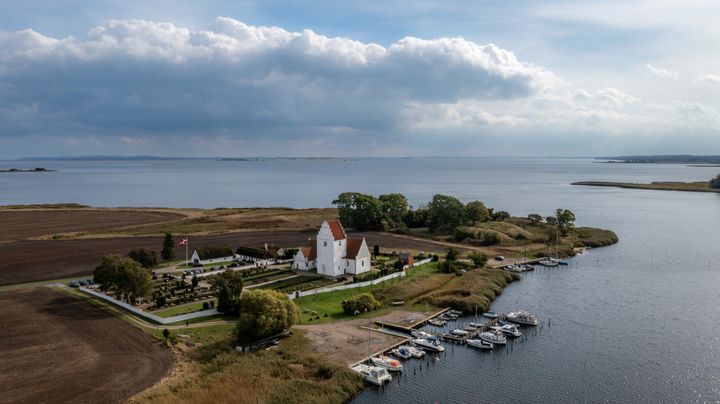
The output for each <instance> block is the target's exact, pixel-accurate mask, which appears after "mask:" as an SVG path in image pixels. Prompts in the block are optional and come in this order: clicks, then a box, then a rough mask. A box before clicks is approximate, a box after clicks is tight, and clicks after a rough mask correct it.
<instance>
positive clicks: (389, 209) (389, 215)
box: [378, 194, 410, 227]
mask: <svg viewBox="0 0 720 404" xmlns="http://www.w3.org/2000/svg"><path fill="white" fill-rule="evenodd" d="M378 200H379V201H380V206H381V209H382V212H383V215H384V216H385V218H386V219H387V220H388V221H389V222H390V223H392V226H393V227H398V226H402V225H404V224H405V223H404V222H403V217H405V214H406V213H407V212H408V211H409V210H410V207H409V205H408V201H407V198H405V195H403V194H385V195H380V196H379V197H378Z"/></svg>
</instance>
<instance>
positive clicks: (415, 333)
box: [410, 330, 436, 339]
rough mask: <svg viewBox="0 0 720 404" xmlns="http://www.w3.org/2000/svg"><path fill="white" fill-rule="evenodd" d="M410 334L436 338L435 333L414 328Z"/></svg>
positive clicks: (418, 336) (423, 337) (416, 336)
mask: <svg viewBox="0 0 720 404" xmlns="http://www.w3.org/2000/svg"><path fill="white" fill-rule="evenodd" d="M410 335H412V336H413V337H415V338H422V339H431V338H436V337H435V336H434V335H432V334H430V333H428V332H425V331H423V330H412V331H410Z"/></svg>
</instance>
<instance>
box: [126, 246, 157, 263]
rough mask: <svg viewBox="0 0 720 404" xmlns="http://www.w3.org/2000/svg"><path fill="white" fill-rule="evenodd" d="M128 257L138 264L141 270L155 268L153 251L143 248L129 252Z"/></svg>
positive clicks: (155, 260)
mask: <svg viewBox="0 0 720 404" xmlns="http://www.w3.org/2000/svg"><path fill="white" fill-rule="evenodd" d="M128 257H130V258H131V259H133V260H134V261H136V262H138V263H139V264H140V265H142V267H143V268H153V267H156V266H157V257H156V256H155V251H151V250H146V249H144V248H140V249H138V250H130V252H129V253H128Z"/></svg>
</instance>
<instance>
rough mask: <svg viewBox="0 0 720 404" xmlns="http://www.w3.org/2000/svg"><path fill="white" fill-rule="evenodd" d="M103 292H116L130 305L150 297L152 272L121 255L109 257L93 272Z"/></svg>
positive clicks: (104, 258)
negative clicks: (139, 299)
mask: <svg viewBox="0 0 720 404" xmlns="http://www.w3.org/2000/svg"><path fill="white" fill-rule="evenodd" d="M93 277H94V279H95V282H98V283H99V284H100V290H102V291H103V292H114V293H116V294H117V296H118V297H119V298H120V300H125V301H127V302H129V303H135V301H136V299H138V298H144V297H148V296H150V294H151V293H152V290H153V282H152V278H151V276H150V272H149V271H148V270H147V269H145V268H143V267H142V266H141V265H140V264H139V263H138V262H137V261H135V260H133V259H130V258H126V257H122V256H120V255H108V256H105V257H103V259H102V262H101V263H100V265H98V266H97V267H96V268H95V271H94V272H93Z"/></svg>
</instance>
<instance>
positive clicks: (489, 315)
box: [483, 311, 500, 318]
mask: <svg viewBox="0 0 720 404" xmlns="http://www.w3.org/2000/svg"><path fill="white" fill-rule="evenodd" d="M483 317H485V318H498V317H500V315H499V314H497V313H495V312H494V311H486V312H485V313H483Z"/></svg>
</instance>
